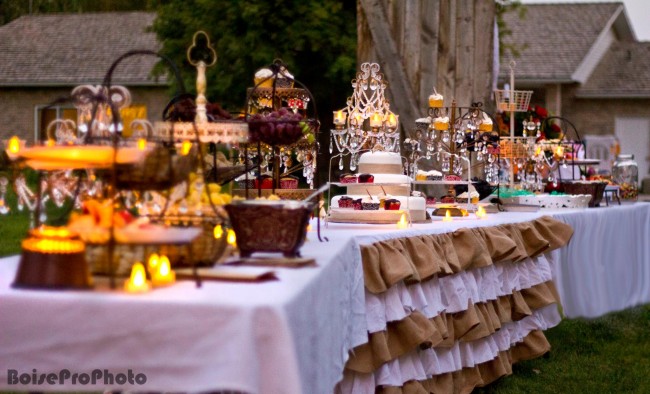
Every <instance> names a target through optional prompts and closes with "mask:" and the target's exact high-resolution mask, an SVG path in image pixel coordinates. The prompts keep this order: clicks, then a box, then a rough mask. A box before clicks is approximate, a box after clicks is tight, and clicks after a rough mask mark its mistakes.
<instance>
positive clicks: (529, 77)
mask: <svg viewBox="0 0 650 394" xmlns="http://www.w3.org/2000/svg"><path fill="white" fill-rule="evenodd" d="M525 8H526V10H525V15H524V16H523V17H520V15H519V14H518V12H516V11H510V12H508V13H506V14H504V22H505V23H506V26H507V28H508V29H510V30H511V31H512V35H508V36H505V37H503V42H504V43H505V44H508V45H514V46H515V47H516V48H517V49H518V50H519V52H520V56H519V57H518V58H516V59H515V62H516V63H517V65H516V68H515V78H516V80H520V81H528V82H536V83H545V82H549V83H568V82H574V81H577V82H583V81H581V80H580V79H581V78H585V77H588V74H589V73H590V71H591V67H593V65H595V64H596V63H597V61H598V60H599V59H598V58H599V57H600V55H602V51H604V50H606V49H607V45H608V42H607V41H606V34H607V32H609V31H610V30H611V29H612V28H613V29H614V30H615V31H616V35H617V36H618V39H623V40H635V38H634V33H633V32H632V30H631V28H630V26H629V23H627V19H626V18H627V17H626V15H625V11H624V10H625V8H624V7H623V4H622V3H620V2H612V3H579V4H575V3H570V4H567V3H563V4H526V5H525ZM599 45H600V46H601V47H602V48H603V49H602V50H601V52H600V53H599V52H598V50H595V49H597V47H598V46H599ZM590 57H592V58H593V57H595V58H594V59H591V60H590V61H591V63H592V65H591V66H589V64H588V63H589V61H588V60H589V58H590ZM511 59H512V57H511V55H510V54H506V55H504V56H503V57H502V58H501V67H500V70H499V76H500V78H501V79H502V80H507V78H508V76H509V72H510V70H509V67H508V64H509V62H510V60H511ZM585 64H587V66H585ZM581 69H582V70H583V71H582V72H580V70H581ZM577 74H579V76H577Z"/></svg>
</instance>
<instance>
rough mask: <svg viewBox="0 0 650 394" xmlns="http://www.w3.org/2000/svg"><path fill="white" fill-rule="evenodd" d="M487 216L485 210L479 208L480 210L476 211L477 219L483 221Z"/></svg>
mask: <svg viewBox="0 0 650 394" xmlns="http://www.w3.org/2000/svg"><path fill="white" fill-rule="evenodd" d="M486 216H487V212H485V208H483V207H481V206H479V207H478V209H477V210H476V217H477V218H479V219H483V218H484V217H486Z"/></svg>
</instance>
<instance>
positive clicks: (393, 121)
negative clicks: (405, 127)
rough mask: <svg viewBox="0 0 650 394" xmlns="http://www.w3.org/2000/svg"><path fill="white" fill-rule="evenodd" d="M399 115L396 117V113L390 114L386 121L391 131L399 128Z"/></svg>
mask: <svg viewBox="0 0 650 394" xmlns="http://www.w3.org/2000/svg"><path fill="white" fill-rule="evenodd" d="M398 116H399V115H395V114H394V113H390V114H388V120H387V121H386V125H387V126H388V128H390V129H394V128H396V127H397V117H398Z"/></svg>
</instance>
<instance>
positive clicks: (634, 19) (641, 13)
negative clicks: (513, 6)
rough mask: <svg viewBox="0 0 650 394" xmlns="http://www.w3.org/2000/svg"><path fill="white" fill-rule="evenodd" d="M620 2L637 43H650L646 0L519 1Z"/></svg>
mask: <svg viewBox="0 0 650 394" xmlns="http://www.w3.org/2000/svg"><path fill="white" fill-rule="evenodd" d="M616 1H618V2H622V3H623V4H624V5H625V12H626V13H627V17H628V19H629V20H630V24H631V25H632V29H633V30H634V33H635V34H636V38H637V39H638V40H639V41H650V23H648V15H650V1H648V0H521V2H522V3H524V4H530V3H611V2H616Z"/></svg>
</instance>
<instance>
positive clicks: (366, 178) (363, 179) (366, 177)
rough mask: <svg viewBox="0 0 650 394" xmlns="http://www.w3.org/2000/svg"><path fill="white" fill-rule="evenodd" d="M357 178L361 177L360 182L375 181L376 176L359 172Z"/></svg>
mask: <svg viewBox="0 0 650 394" xmlns="http://www.w3.org/2000/svg"><path fill="white" fill-rule="evenodd" d="M357 178H358V179H359V183H373V182H374V181H375V177H374V175H372V174H359V176H358V177H357Z"/></svg>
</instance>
